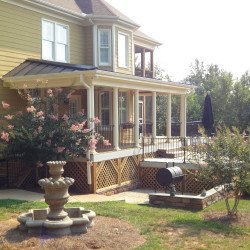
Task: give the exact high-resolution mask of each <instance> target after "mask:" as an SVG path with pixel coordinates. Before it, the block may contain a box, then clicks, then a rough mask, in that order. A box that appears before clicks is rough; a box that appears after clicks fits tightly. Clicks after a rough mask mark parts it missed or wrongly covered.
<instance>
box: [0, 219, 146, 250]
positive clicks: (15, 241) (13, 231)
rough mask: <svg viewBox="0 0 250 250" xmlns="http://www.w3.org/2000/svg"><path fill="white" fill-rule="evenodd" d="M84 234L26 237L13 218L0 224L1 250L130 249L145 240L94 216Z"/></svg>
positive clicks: (118, 222)
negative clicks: (90, 226) (92, 221)
mask: <svg viewBox="0 0 250 250" xmlns="http://www.w3.org/2000/svg"><path fill="white" fill-rule="evenodd" d="M94 221H95V225H94V226H93V227H92V228H90V229H89V231H88V233H87V234H82V235H72V236H63V237H51V236H48V235H28V234H27V233H25V232H21V231H19V230H18V228H17V226H18V224H19V223H18V222H17V220H16V218H11V219H10V220H6V221H1V227H0V249H7V248H11V249H13V248H18V249H39V250H40V249H50V250H54V249H60V250H68V249H75V250H76V249H132V248H135V247H137V246H139V245H141V244H143V243H144V242H145V240H146V239H145V237H144V236H142V235H140V232H139V230H137V229H136V228H135V227H133V226H132V225H130V224H129V223H128V222H126V221H123V220H119V219H116V218H109V217H103V216H97V217H96V218H95V220H94Z"/></svg>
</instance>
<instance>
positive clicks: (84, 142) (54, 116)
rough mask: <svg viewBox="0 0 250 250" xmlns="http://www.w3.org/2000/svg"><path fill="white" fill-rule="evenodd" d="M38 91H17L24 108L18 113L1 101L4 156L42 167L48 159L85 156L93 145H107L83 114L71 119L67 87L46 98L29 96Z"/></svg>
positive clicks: (95, 120)
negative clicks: (17, 158)
mask: <svg viewBox="0 0 250 250" xmlns="http://www.w3.org/2000/svg"><path fill="white" fill-rule="evenodd" d="M39 91H40V90H38V89H37V91H35V90H30V89H28V88H24V89H23V90H19V91H18V93H19V94H20V96H21V98H23V99H24V100H25V103H26V104H27V105H26V107H25V108H24V109H23V110H21V111H18V112H15V111H13V110H12V109H11V105H10V104H8V103H7V102H5V101H4V100H2V106H3V111H2V112H1V114H0V119H1V143H2V144H4V146H3V152H2V154H3V155H5V157H12V156H15V155H19V156H20V157H22V158H23V159H25V160H27V161H28V162H31V163H32V164H33V166H37V167H42V166H43V165H44V164H45V163H46V162H47V161H50V160H69V159H73V158H74V157H80V156H85V155H86V152H87V151H88V150H89V149H95V148H96V144H97V143H98V142H99V143H103V144H104V145H110V143H109V141H108V140H104V138H103V137H102V136H100V135H99V134H97V133H95V132H94V131H92V130H91V129H89V128H88V126H87V124H88V123H89V122H94V123H98V122H100V120H99V119H98V118H94V119H93V120H92V121H87V118H86V115H85V114H84V113H83V111H82V112H79V113H77V114H76V115H74V116H70V115H69V114H68V113H67V112H65V110H68V103H69V98H70V96H71V95H72V94H73V92H74V90H73V89H70V88H64V89H63V88H54V89H46V90H45V95H44V96H45V97H43V98H42V97H41V95H32V93H39Z"/></svg>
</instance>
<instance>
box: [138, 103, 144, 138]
mask: <svg viewBox="0 0 250 250" xmlns="http://www.w3.org/2000/svg"><path fill="white" fill-rule="evenodd" d="M143 114H144V110H143V101H139V137H141V135H143V132H144V131H143V118H144V117H143Z"/></svg>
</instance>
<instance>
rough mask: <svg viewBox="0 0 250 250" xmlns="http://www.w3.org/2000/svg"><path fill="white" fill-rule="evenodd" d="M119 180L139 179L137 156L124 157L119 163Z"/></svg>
mask: <svg viewBox="0 0 250 250" xmlns="http://www.w3.org/2000/svg"><path fill="white" fill-rule="evenodd" d="M121 169H122V170H121V182H127V181H136V180H138V179H139V161H138V156H130V157H126V158H124V159H123V160H122V163H121Z"/></svg>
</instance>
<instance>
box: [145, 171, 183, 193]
mask: <svg viewBox="0 0 250 250" xmlns="http://www.w3.org/2000/svg"><path fill="white" fill-rule="evenodd" d="M158 171H159V168H149V167H147V168H141V187H142V188H146V189H156V190H169V189H168V187H167V188H166V187H163V186H161V185H160V184H159V183H158V182H157V181H156V173H157V172H158ZM175 188H176V191H179V192H181V191H182V184H181V183H178V184H176V185H175Z"/></svg>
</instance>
